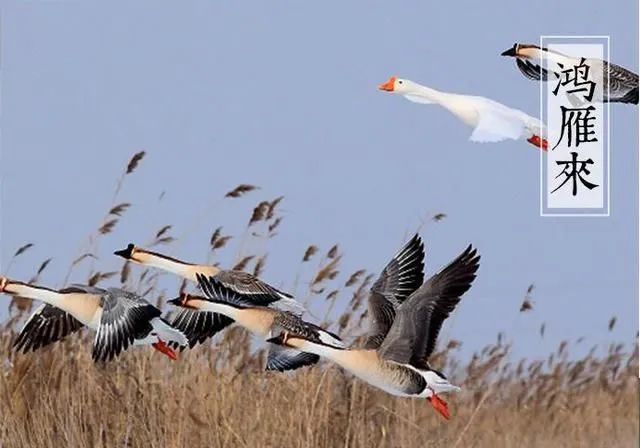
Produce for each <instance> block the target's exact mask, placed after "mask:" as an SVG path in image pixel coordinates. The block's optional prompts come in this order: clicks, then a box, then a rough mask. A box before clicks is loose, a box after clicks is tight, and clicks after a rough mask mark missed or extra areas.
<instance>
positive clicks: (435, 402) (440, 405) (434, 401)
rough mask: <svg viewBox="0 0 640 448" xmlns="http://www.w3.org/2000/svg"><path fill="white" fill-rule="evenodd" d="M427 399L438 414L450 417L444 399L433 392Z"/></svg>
mask: <svg viewBox="0 0 640 448" xmlns="http://www.w3.org/2000/svg"><path fill="white" fill-rule="evenodd" d="M427 400H429V402H430V403H431V406H433V408H434V409H435V410H436V411H437V412H438V413H439V414H440V415H442V416H443V417H444V418H446V419H447V420H449V418H450V417H451V414H449V406H448V405H447V402H446V401H444V400H443V399H442V398H440V397H439V396H437V395H436V394H433V395H432V396H431V397H429V398H427Z"/></svg>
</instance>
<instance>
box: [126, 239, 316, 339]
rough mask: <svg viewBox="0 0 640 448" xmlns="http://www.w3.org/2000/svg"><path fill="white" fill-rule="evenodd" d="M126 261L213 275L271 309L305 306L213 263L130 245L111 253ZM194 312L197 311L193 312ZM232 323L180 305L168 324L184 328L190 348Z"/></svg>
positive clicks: (299, 310) (186, 274)
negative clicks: (186, 259) (188, 260)
mask: <svg viewBox="0 0 640 448" xmlns="http://www.w3.org/2000/svg"><path fill="white" fill-rule="evenodd" d="M114 254H115V255H118V256H120V257H122V258H124V259H125V260H128V261H131V262H133V263H136V264H140V265H143V266H148V267H152V268H157V269H161V270H163V271H166V272H170V273H172V274H175V275H177V276H179V277H181V278H184V279H186V280H189V281H192V282H194V283H197V282H198V279H197V275H198V274H201V275H207V276H213V277H216V279H218V280H219V281H220V282H221V283H222V284H223V285H224V286H226V287H227V288H229V289H231V290H232V291H235V292H237V293H239V294H242V295H245V296H246V297H247V298H252V300H253V301H254V302H255V303H257V304H259V305H260V306H268V307H270V308H274V309H278V310H283V311H291V312H293V313H296V314H303V313H304V311H305V309H304V306H302V304H300V303H299V302H298V301H296V300H295V299H294V298H293V297H292V296H291V295H290V294H287V293H285V292H282V291H280V290H278V289H276V288H274V287H273V286H271V285H269V284H267V283H265V282H263V281H262V280H260V279H258V278H257V277H255V276H253V275H251V274H249V273H247V272H243V271H227V270H222V269H220V268H218V267H216V266H208V265H200V264H194V263H188V262H185V261H182V260H178V259H177V258H173V257H169V256H167V255H163V254H160V253H158V252H152V251H150V250H146V249H143V248H141V247H138V246H136V245H135V244H129V245H128V246H127V247H126V249H122V250H117V251H115V252H114ZM196 313H197V314H196ZM231 323H233V320H232V319H231V318H229V317H227V316H224V315H222V314H219V313H212V312H207V311H200V312H197V311H195V310H192V309H189V308H180V310H179V312H178V314H177V315H176V316H175V318H174V319H173V320H172V322H171V324H172V325H173V326H175V327H176V328H179V329H180V330H181V331H183V332H184V333H185V334H186V335H187V337H188V338H189V345H190V347H193V346H195V345H196V344H198V343H203V342H204V341H206V340H207V339H209V338H211V337H213V336H215V335H216V334H217V333H218V332H219V331H221V330H223V329H224V328H226V327H227V326H229V325H230V324H231Z"/></svg>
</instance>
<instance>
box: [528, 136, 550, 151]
mask: <svg viewBox="0 0 640 448" xmlns="http://www.w3.org/2000/svg"><path fill="white" fill-rule="evenodd" d="M527 141H528V142H529V143H531V144H532V145H533V146H536V147H538V148H540V149H541V150H542V151H547V147H548V144H547V141H546V140H545V139H543V138H540V136H538V135H534V136H533V137H531V138H528V139H527Z"/></svg>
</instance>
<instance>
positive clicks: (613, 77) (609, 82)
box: [501, 42, 638, 104]
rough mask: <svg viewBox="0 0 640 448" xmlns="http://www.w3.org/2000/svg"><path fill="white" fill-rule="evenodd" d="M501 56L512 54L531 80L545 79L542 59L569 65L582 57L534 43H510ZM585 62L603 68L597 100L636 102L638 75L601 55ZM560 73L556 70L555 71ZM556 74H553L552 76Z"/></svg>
mask: <svg viewBox="0 0 640 448" xmlns="http://www.w3.org/2000/svg"><path fill="white" fill-rule="evenodd" d="M501 56H509V57H512V58H515V60H516V65H517V67H518V69H519V70H520V71H521V72H522V74H523V75H524V76H525V77H527V78H529V79H531V80H534V81H548V80H549V70H548V69H547V68H543V67H542V64H543V61H544V62H547V64H548V63H551V62H555V63H560V64H562V65H563V66H564V67H565V68H572V67H574V66H577V65H579V64H580V62H581V59H580V58H576V57H572V56H567V55H564V54H562V53H559V52H557V51H551V50H549V49H547V48H543V47H539V46H538V45H534V44H519V43H517V42H516V43H515V44H513V47H511V48H509V49H508V50H505V51H503V52H502V53H501ZM585 64H586V65H588V66H589V67H590V68H591V69H593V70H600V71H602V72H603V88H602V89H599V92H598V95H597V96H596V98H595V99H596V101H602V102H605V103H607V102H609V103H628V104H638V75H637V74H635V73H634V72H632V71H631V70H627V69H626V68H624V67H620V66H619V65H616V64H612V63H610V62H607V61H603V60H601V59H593V58H587V59H585ZM556 74H558V75H559V73H556ZM554 78H557V77H556V76H554V77H552V79H554Z"/></svg>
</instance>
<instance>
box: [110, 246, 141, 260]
mask: <svg viewBox="0 0 640 448" xmlns="http://www.w3.org/2000/svg"><path fill="white" fill-rule="evenodd" d="M137 250H138V249H137V248H136V245H135V244H133V243H129V244H127V247H126V249H121V250H117V251H115V252H114V253H113V254H114V255H117V256H119V257H122V258H124V259H125V260H132V261H138V260H136V256H135V254H136V252H137Z"/></svg>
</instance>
